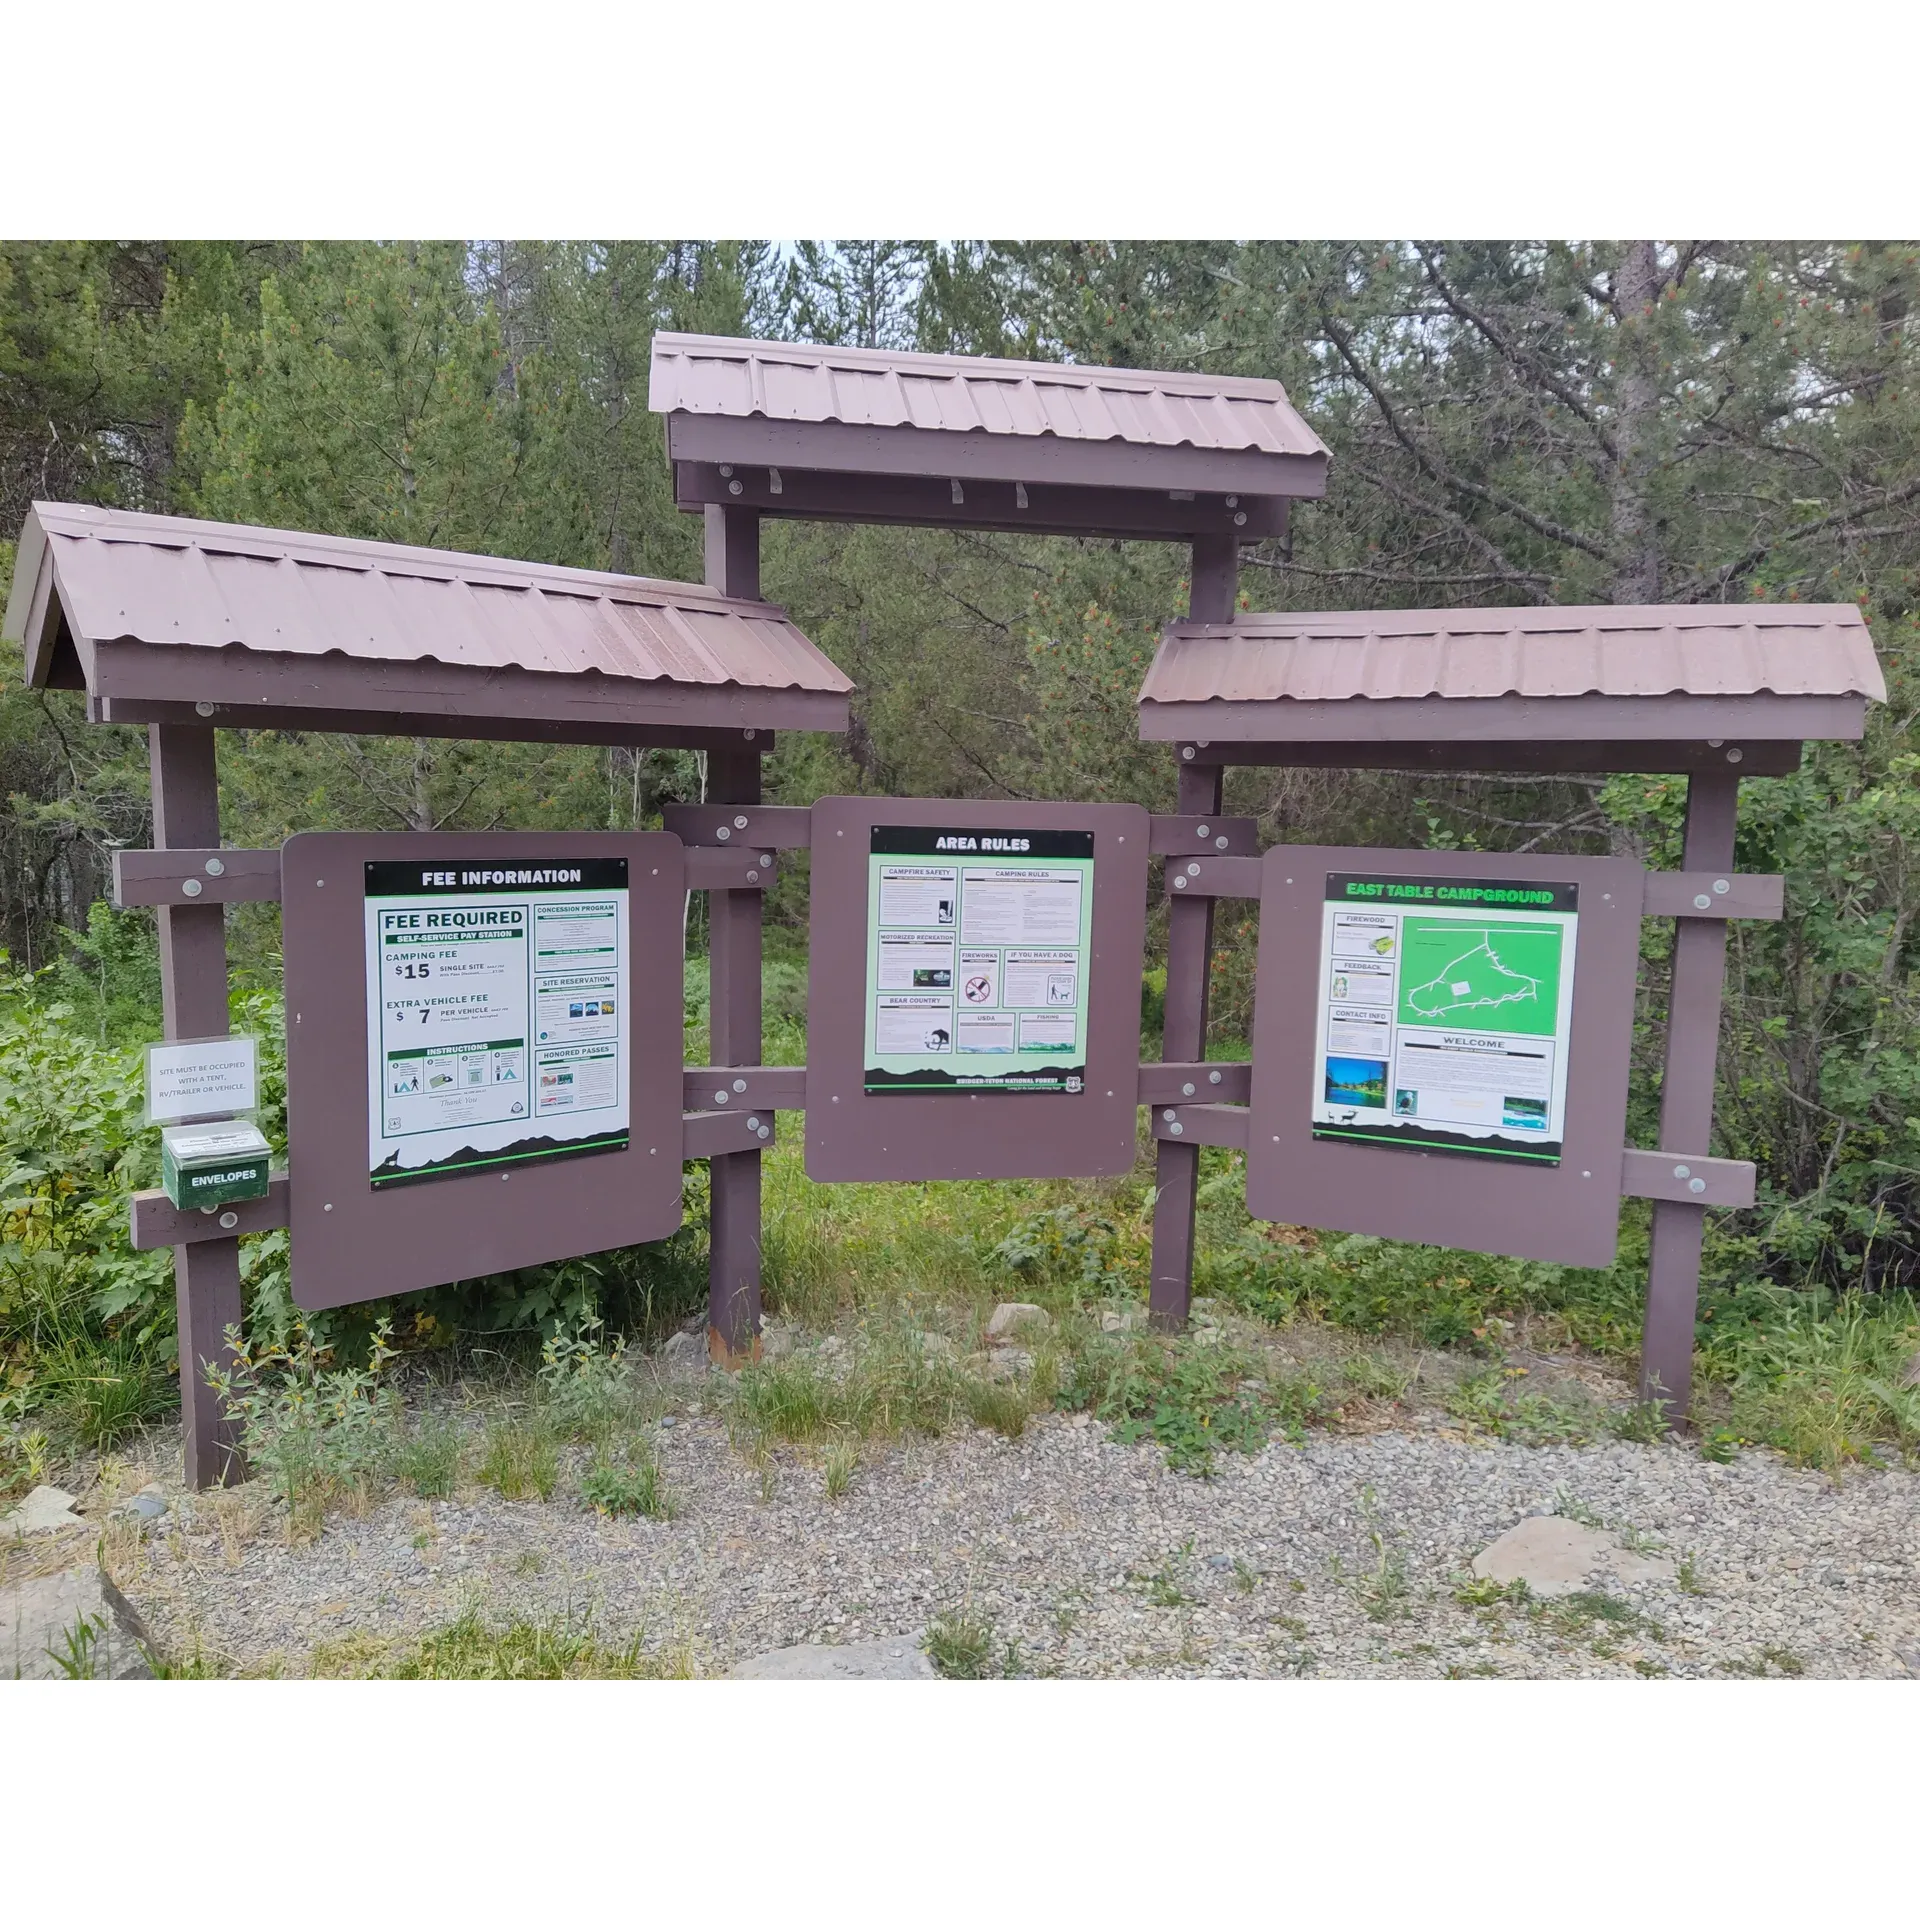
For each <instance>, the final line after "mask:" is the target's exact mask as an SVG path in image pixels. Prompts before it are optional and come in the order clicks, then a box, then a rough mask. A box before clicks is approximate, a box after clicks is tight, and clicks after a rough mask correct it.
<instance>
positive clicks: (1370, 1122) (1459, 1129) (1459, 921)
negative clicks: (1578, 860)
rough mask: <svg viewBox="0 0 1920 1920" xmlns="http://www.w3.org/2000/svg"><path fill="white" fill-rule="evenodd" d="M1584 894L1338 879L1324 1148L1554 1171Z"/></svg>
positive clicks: (1328, 942) (1321, 1083)
mask: <svg viewBox="0 0 1920 1920" xmlns="http://www.w3.org/2000/svg"><path fill="white" fill-rule="evenodd" d="M1578 911H1579V888H1578V886H1577V885H1575V884H1573V883H1569V882H1553V883H1550V882H1540V883H1537V884H1529V883H1526V882H1515V881H1502V880H1436V879H1413V878H1404V877H1398V876H1392V875H1376V874H1333V875H1330V876H1329V877H1328V881H1327V890H1326V901H1325V905H1324V908H1323V913H1322V925H1321V954H1320V1009H1319V1015H1318V1023H1317V1036H1316V1041H1315V1053H1314V1082H1313V1099H1314V1109H1313V1126H1314V1133H1315V1136H1316V1137H1317V1138H1323V1139H1358V1140H1365V1141H1368V1142H1371V1143H1373V1144H1378V1145H1386V1146H1402V1147H1418V1148H1422V1149H1425V1150H1427V1151H1441V1152H1462V1153H1475V1154H1481V1155H1490V1156H1493V1157H1496V1158H1500V1159H1507V1160H1523V1161H1531V1162H1535V1163H1541V1164H1546V1165H1557V1164H1558V1163H1559V1158H1560V1149H1561V1141H1562V1138H1563V1136H1564V1130H1565V1111H1566V1056H1567V1034H1568V1027H1569V1023H1570V1019H1571V1015H1572V1007H1573V962H1574V948H1575V943H1576V937H1577V931H1578Z"/></svg>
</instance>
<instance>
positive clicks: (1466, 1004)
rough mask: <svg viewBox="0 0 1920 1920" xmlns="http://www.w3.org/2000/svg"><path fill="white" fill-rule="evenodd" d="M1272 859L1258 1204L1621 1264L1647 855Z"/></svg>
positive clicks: (1262, 1014)
mask: <svg viewBox="0 0 1920 1920" xmlns="http://www.w3.org/2000/svg"><path fill="white" fill-rule="evenodd" d="M1261 865H1262V885H1261V894H1260V955H1259V972H1258V976H1257V982H1256V984H1257V990H1258V991H1257V998H1256V1001H1255V1009H1254V1027H1253V1092H1252V1097H1251V1101H1250V1107H1251V1112H1250V1114H1249V1122H1248V1152H1247V1206H1248V1210H1249V1211H1250V1212H1251V1213H1253V1214H1254V1215H1255V1216H1256V1217H1257V1218H1259V1219H1263V1220H1284V1221H1286V1222H1288V1223H1289V1224H1291V1225H1294V1226H1304V1227H1324V1228H1331V1229H1335V1230H1341V1231H1345V1232H1350V1233H1369V1234H1377V1235H1379V1236H1380V1237H1382V1238H1384V1239H1391V1240H1415V1241H1422V1242H1425V1243H1427V1244H1429V1245H1433V1246H1444V1247H1463V1248H1470V1249H1473V1250H1476V1251H1479V1252H1482V1253H1502V1254H1511V1255H1515V1256H1517V1257H1519V1258H1522V1259H1530V1260H1553V1261H1558V1262H1561V1263H1564V1264H1566V1265H1570V1266H1605V1265H1607V1264H1608V1262H1610V1261H1611V1260H1612V1259H1613V1256H1614V1247H1615V1242H1616V1239H1617V1237H1618V1232H1619V1213H1620V1154H1621V1149H1622V1146H1623V1144H1624V1141H1625V1133H1626V1112H1627V1064H1628V1054H1629V1050H1630V1044H1631V1041H1632V1037H1633V1002H1634V985H1635V977H1636V971H1637V965H1638V959H1639V944H1640V907H1641V892H1642V883H1643V879H1644V874H1643V871H1642V869H1641V868H1640V866H1639V865H1638V864H1637V863H1636V862H1634V861H1631V860H1602V859H1580V858H1573V857H1560V856H1555V855H1545V854H1529V855H1522V854H1479V853H1474V854H1467V853H1403V852H1396V851H1392V850H1382V849H1378V848H1359V847H1274V848H1271V849H1269V851H1268V852H1267V854H1266V855H1265V857H1264V859H1263V860H1262V863H1261Z"/></svg>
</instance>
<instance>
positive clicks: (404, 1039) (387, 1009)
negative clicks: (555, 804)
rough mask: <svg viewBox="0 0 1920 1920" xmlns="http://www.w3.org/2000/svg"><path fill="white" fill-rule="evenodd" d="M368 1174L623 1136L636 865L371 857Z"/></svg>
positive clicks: (384, 1180) (517, 1158) (573, 1149)
mask: <svg viewBox="0 0 1920 1920" xmlns="http://www.w3.org/2000/svg"><path fill="white" fill-rule="evenodd" d="M366 883H367V885H366V896H367V897H366V914H367V918H366V940H367V1006H368V1009H369V1011H370V1014H371V1015H372V1017H371V1018H369V1020H368V1022H367V1039H368V1058H367V1125H368V1134H369V1143H368V1150H369V1165H370V1169H371V1176H372V1181H373V1185H374V1186H375V1187H376V1188H379V1187H390V1186H395V1185H399V1184H402V1183H407V1182H414V1181H419V1180H426V1179H434V1178H439V1177H442V1176H445V1175H451V1174H462V1173H473V1172H477V1171H480V1170H482V1169H489V1168H498V1169H502V1170H510V1169H511V1168H513V1167H516V1166H520V1165H524V1164H527V1163H531V1162H537V1161H541V1160H554V1159H560V1158H563V1157H571V1156H574V1155H578V1154H583V1153H603V1152H611V1151H616V1150H618V1149H621V1148H624V1147H625V1146H626V1145H627V1140H628V1134H627V1126H628V1119H627V1087H628V1082H629V1079H630V1074H629V1066H628V1053H627V1050H628V1045H629V1029H630V1025H631V1022H630V1020H629V1015H628V985H629V980H630V972H629V965H628V954H627V863H626V861H625V860H609V859H590V860H578V861H574V862H572V863H566V864H562V863H555V864H549V865H540V866H519V867H506V866H502V867H480V866H473V865H457V866H445V865H438V864H428V863H424V862H420V861H413V860H404V861H403V860H370V861H368V862H367V867H366Z"/></svg>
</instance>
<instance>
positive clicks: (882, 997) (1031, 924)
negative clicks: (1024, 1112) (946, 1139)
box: [865, 827, 1093, 1093]
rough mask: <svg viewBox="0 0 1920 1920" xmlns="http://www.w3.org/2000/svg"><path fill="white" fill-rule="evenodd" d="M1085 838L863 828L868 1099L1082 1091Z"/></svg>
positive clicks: (1087, 899)
mask: <svg viewBox="0 0 1920 1920" xmlns="http://www.w3.org/2000/svg"><path fill="white" fill-rule="evenodd" d="M1092 929H1093V835H1092V834H1091V833H1063V832H1059V831H1057V830H1046V829H1034V830H1031V831H1025V830H1022V829H1019V828H1003V829H994V830H992V831H980V830H977V829H973V828H968V827H874V828H873V829H872V830H871V839H870V841H869V843H868V856H867V981H866V987H867V991H866V1078H865V1087H866V1091H867V1092H868V1093H941V1092H953V1093H1078V1092H1080V1091H1081V1089H1082V1088H1083V1087H1084V1085H1085V1084H1086V1067H1087V969H1088V955H1089V950H1090V947H1091V943H1092Z"/></svg>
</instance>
